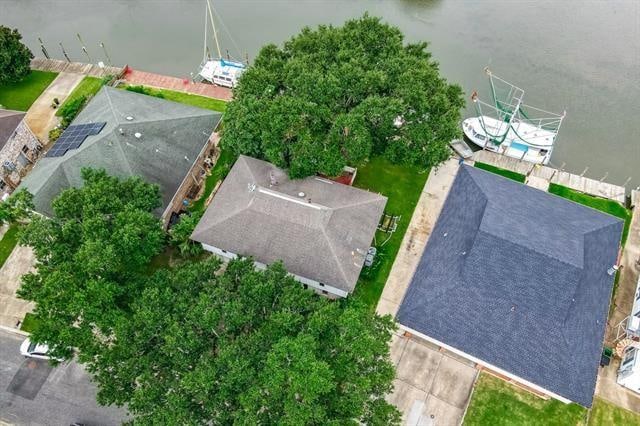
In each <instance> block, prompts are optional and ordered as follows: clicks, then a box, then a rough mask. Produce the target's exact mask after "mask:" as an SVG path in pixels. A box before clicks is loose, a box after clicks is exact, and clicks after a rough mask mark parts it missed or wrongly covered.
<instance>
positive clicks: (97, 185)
mask: <svg viewBox="0 0 640 426" xmlns="http://www.w3.org/2000/svg"><path fill="white" fill-rule="evenodd" d="M82 177H83V179H84V185H83V186H82V188H70V189H67V190H65V191H63V192H62V193H61V194H60V195H59V196H58V197H56V199H55V200H54V202H53V211H54V216H53V217H51V218H48V217H43V216H40V215H33V216H32V217H31V221H30V223H29V224H28V225H27V227H26V229H25V230H24V232H23V235H22V238H21V242H22V243H23V244H25V245H29V246H31V247H32V248H33V250H34V252H35V255H36V259H37V264H36V270H35V272H32V273H29V274H27V275H25V276H23V280H22V282H23V283H22V287H21V288H20V290H19V295H20V297H22V298H24V299H27V300H31V301H33V302H35V303H36V309H35V314H36V315H37V317H38V319H39V326H38V327H37V329H36V330H35V331H34V336H33V337H34V339H35V340H36V341H44V342H50V343H54V344H55V346H56V351H57V355H59V356H62V357H67V356H70V355H71V348H81V349H82V351H81V354H83V355H87V356H89V357H90V356H93V355H94V354H95V350H97V349H95V348H94V346H95V344H96V343H97V340H96V336H109V335H110V334H111V330H112V328H113V326H114V325H115V323H116V320H117V319H118V318H120V316H121V315H122V313H123V312H127V311H128V310H129V305H130V303H131V302H132V301H133V300H136V297H137V296H138V295H139V294H140V292H141V291H142V285H143V281H142V278H141V277H140V276H141V275H142V274H141V272H142V271H143V270H144V268H145V267H146V265H147V263H148V262H149V260H150V259H151V257H152V256H154V255H155V254H157V253H158V252H159V251H160V249H161V248H162V246H163V243H164V238H165V237H164V232H163V230H162V224H161V222H160V220H159V219H158V218H157V217H155V216H154V215H153V213H152V212H153V210H154V209H156V208H157V207H159V206H160V191H159V188H158V187H157V186H156V185H151V184H148V183H146V182H144V181H142V180H141V179H140V178H137V177H133V178H128V179H125V180H121V179H118V178H116V177H112V176H108V175H107V174H106V172H105V171H104V170H92V169H84V170H83V171H82Z"/></svg>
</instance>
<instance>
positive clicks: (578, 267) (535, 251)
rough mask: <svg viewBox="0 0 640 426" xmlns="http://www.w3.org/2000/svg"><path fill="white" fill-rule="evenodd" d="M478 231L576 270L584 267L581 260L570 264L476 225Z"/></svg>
mask: <svg viewBox="0 0 640 426" xmlns="http://www.w3.org/2000/svg"><path fill="white" fill-rule="evenodd" d="M478 232H482V233H483V234H486V235H490V236H492V237H494V238H497V239H498V240H500V241H506V242H508V243H511V244H513V245H516V246H518V247H522V248H524V249H527V250H530V251H532V252H534V253H536V254H539V255H541V256H544V257H546V258H547V259H552V260H556V261H558V262H560V263H562V264H564V265H568V266H571V267H573V268H576V269H578V270H583V269H584V262H583V264H582V266H576V265H574V264H572V263H569V262H567V261H565V260H562V259H559V258H557V257H553V256H549V255H548V254H546V253H543V252H541V251H540V250H537V249H535V248H534V247H529V246H526V245H524V244H521V243H518V242H515V241H511V240H508V239H506V238H503V237H500V236H498V235H496V234H492V233H490V232H486V231H483V230H482V229H481V228H480V227H478ZM476 235H477V234H476ZM584 235H586V233H585V234H583V237H584ZM583 241H584V240H583ZM474 242H475V239H474ZM582 255H583V259H584V242H583V244H582Z"/></svg>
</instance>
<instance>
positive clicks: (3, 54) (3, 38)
mask: <svg viewBox="0 0 640 426" xmlns="http://www.w3.org/2000/svg"><path fill="white" fill-rule="evenodd" d="M21 40H22V35H20V33H19V32H18V30H17V29H11V28H9V27H5V26H3V25H0V84H5V83H13V82H16V81H20V80H22V79H23V78H24V77H25V76H26V75H27V74H29V71H30V70H31V59H32V58H33V54H32V53H31V51H30V50H29V48H28V47H27V46H25V45H24V44H22V41H21Z"/></svg>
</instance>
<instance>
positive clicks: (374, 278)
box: [354, 157, 429, 307]
mask: <svg viewBox="0 0 640 426" xmlns="http://www.w3.org/2000/svg"><path fill="white" fill-rule="evenodd" d="M428 175H429V171H428V170H421V169H420V168H418V167H415V166H405V165H397V164H392V163H391V162H389V161H388V160H386V159H385V158H383V157H376V158H373V159H371V161H369V163H367V164H366V165H365V166H363V167H360V168H358V174H357V175H356V180H355V182H354V186H356V187H358V188H362V189H368V190H370V191H373V192H380V193H382V195H384V196H386V197H387V198H388V199H389V200H388V201H387V206H386V207H385V212H386V213H388V214H392V215H399V216H402V217H401V218H400V221H399V222H398V228H397V230H396V232H395V233H393V235H392V236H391V239H390V240H389V241H387V243H386V244H385V245H384V246H382V247H380V244H381V243H382V242H383V241H384V240H385V239H386V238H387V236H388V234H385V233H383V232H380V231H378V232H376V245H377V246H378V254H377V256H376V260H375V261H374V265H373V266H372V267H371V268H366V267H365V268H363V270H362V274H361V275H360V279H359V281H358V284H357V286H356V291H355V297H360V298H362V299H363V300H365V301H366V302H367V303H368V304H369V305H371V306H372V307H375V306H376V304H377V303H378V299H380V295H381V294H382V289H383V288H384V285H385V283H386V282H387V277H388V276H389V272H391V266H392V265H393V261H394V260H395V258H396V255H397V254H398V250H399V249H400V244H401V243H402V238H403V237H404V233H405V232H406V231H407V227H408V226H409V222H410V221H411V216H412V215H413V210H414V209H415V207H416V204H417V203H418V199H419V198H420V194H421V192H422V188H423V187H424V184H425V182H426V181H427V176H428Z"/></svg>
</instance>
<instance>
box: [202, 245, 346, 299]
mask: <svg viewBox="0 0 640 426" xmlns="http://www.w3.org/2000/svg"><path fill="white" fill-rule="evenodd" d="M202 248H204V249H205V250H207V251H210V252H211V253H214V254H216V255H218V256H220V257H222V258H225V259H228V260H231V259H235V258H237V257H238V255H237V254H235V253H231V252H230V251H225V250H222V249H219V248H218V247H214V246H210V245H209V244H204V243H202ZM253 263H254V264H255V266H256V268H258V269H265V268H266V267H267V265H265V264H264V263H261V262H253ZM289 275H291V276H292V277H293V278H294V279H295V280H296V281H299V282H301V283H302V284H306V285H307V286H309V287H311V288H313V289H314V290H316V291H317V292H318V293H321V294H324V295H328V296H330V297H331V296H334V297H335V296H337V297H347V295H348V293H347V292H346V291H344V290H340V289H339V288H335V287H331V286H330V285H326V284H322V283H319V282H318V281H315V280H312V279H309V278H305V277H301V276H300V275H296V274H291V273H289ZM325 292H326V293H325Z"/></svg>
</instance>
